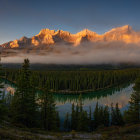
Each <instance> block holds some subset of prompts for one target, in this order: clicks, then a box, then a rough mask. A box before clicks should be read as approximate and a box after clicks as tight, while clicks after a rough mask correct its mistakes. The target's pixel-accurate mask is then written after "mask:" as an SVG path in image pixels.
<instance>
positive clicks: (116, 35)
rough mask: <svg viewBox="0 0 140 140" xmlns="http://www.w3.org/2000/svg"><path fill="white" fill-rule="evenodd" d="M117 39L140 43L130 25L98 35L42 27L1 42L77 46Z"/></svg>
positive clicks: (10, 45) (19, 45) (139, 36)
mask: <svg viewBox="0 0 140 140" xmlns="http://www.w3.org/2000/svg"><path fill="white" fill-rule="evenodd" d="M113 41H119V42H124V43H127V44H128V43H133V44H138V43H140V34H139V33H138V32H135V31H134V30H133V29H132V27H130V26H129V25H125V26H122V27H118V28H114V29H112V30H110V31H109V32H106V33H104V34H102V35H99V34H97V33H95V32H92V31H90V30H88V29H85V30H83V31H81V32H79V33H76V34H71V33H70V32H67V31H62V30H58V31H55V30H49V29H43V30H41V31H40V33H39V34H38V35H35V36H33V37H32V38H27V37H22V38H21V39H19V40H14V41H10V42H8V43H5V44H2V45H1V47H3V48H25V47H26V48H28V47H35V48H38V47H41V46H43V47H48V46H51V45H53V46H55V45H56V44H61V43H64V44H70V45H72V46H78V45H80V44H82V43H83V42H113Z"/></svg>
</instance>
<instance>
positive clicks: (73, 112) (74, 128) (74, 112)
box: [71, 103, 77, 130]
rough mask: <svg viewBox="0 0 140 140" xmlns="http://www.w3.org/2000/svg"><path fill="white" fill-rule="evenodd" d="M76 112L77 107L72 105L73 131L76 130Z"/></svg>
mask: <svg viewBox="0 0 140 140" xmlns="http://www.w3.org/2000/svg"><path fill="white" fill-rule="evenodd" d="M76 123H77V122H76V111H75V105H74V103H73V104H72V113H71V129H72V130H76Z"/></svg>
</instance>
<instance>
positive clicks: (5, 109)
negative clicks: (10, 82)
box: [0, 60, 7, 121]
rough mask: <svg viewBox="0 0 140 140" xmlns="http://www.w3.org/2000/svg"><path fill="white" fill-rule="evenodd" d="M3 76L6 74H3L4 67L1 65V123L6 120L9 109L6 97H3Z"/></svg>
mask: <svg viewBox="0 0 140 140" xmlns="http://www.w3.org/2000/svg"><path fill="white" fill-rule="evenodd" d="M0 61H1V60H0ZM3 76H4V73H3V69H2V65H1V64H0V121H1V120H3V119H4V117H5V116H6V113H7V107H6V105H5V102H4V96H3V95H4V91H2V90H3V88H4V85H3V80H2V77H3Z"/></svg>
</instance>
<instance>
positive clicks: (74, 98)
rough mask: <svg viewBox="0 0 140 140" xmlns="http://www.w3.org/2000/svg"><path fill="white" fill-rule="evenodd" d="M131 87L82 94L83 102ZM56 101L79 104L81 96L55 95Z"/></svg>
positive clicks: (122, 86) (123, 86)
mask: <svg viewBox="0 0 140 140" xmlns="http://www.w3.org/2000/svg"><path fill="white" fill-rule="evenodd" d="M4 83H5V84H7V85H10V86H11V87H13V88H15V87H16V85H15V84H14V83H12V82H10V81H8V80H4ZM129 85H130V83H128V84H124V85H121V86H118V87H113V88H109V89H105V90H100V91H95V92H89V93H84V94H82V100H83V101H84V100H89V101H91V100H93V99H95V98H96V99H100V98H102V97H107V96H110V95H113V94H114V93H116V92H120V91H121V90H122V89H123V88H126V87H128V86H129ZM37 94H41V91H38V92H37ZM53 95H54V98H55V101H56V102H61V103H62V104H64V103H66V102H70V103H72V102H77V101H78V99H79V94H62V93H53Z"/></svg>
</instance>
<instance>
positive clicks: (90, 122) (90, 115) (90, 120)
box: [88, 106, 93, 131]
mask: <svg viewBox="0 0 140 140" xmlns="http://www.w3.org/2000/svg"><path fill="white" fill-rule="evenodd" d="M88 121H89V129H90V131H92V125H93V124H92V112H91V106H90V107H89V119H88Z"/></svg>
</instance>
